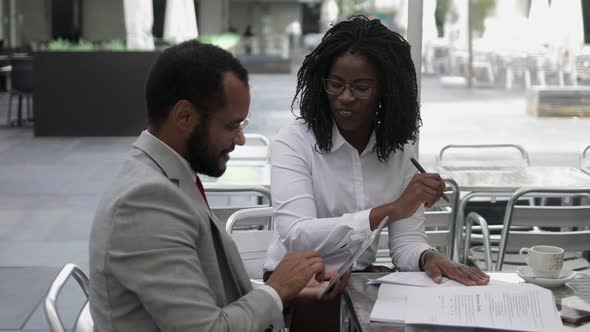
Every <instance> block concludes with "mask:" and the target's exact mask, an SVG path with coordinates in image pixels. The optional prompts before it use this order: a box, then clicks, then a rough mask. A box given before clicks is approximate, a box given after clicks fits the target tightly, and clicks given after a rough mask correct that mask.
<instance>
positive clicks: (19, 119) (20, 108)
mask: <svg viewBox="0 0 590 332" xmlns="http://www.w3.org/2000/svg"><path fill="white" fill-rule="evenodd" d="M16 114H17V117H16V125H17V126H18V127H20V126H22V125H23V95H22V94H19V95H18V111H17V113H16Z"/></svg>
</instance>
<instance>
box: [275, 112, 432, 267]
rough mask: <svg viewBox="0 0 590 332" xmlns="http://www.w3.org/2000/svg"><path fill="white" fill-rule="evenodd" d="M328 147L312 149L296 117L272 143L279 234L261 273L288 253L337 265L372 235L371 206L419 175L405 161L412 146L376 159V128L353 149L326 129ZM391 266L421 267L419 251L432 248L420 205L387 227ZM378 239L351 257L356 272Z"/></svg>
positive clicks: (369, 258)
mask: <svg viewBox="0 0 590 332" xmlns="http://www.w3.org/2000/svg"><path fill="white" fill-rule="evenodd" d="M332 142H333V144H332V151H331V152H330V153H325V152H318V148H317V147H316V139H315V136H314V134H313V132H312V131H310V130H308V128H307V125H305V124H303V123H301V122H298V121H295V122H293V123H292V124H290V125H289V126H287V127H285V128H283V129H282V130H281V131H280V132H279V134H278V135H277V137H276V138H275V140H274V141H273V143H272V145H271V162H272V169H271V183H272V186H271V190H272V201H273V207H274V210H275V224H276V230H277V233H278V234H277V235H276V237H275V239H274V240H273V242H272V244H271V246H270V248H269V251H268V254H267V256H266V262H265V264H264V270H265V271H272V270H274V269H275V267H276V266H277V265H278V263H279V262H280V260H281V259H282V258H283V257H284V256H285V255H286V253H287V252H288V251H318V252H319V253H320V254H321V256H322V257H323V259H324V262H325V264H326V267H329V268H338V267H339V266H340V265H342V264H343V263H344V261H345V260H346V259H347V258H348V257H349V256H350V255H351V254H352V253H353V252H354V251H355V250H357V249H358V248H359V247H360V244H361V243H362V242H363V240H364V239H366V238H367V236H369V235H370V234H371V229H370V224H369V213H370V211H371V209H372V208H375V207H378V206H380V205H383V204H386V203H389V202H392V201H395V200H396V199H398V198H399V196H400V195H401V194H402V192H403V190H404V189H405V188H406V186H407V185H408V183H409V182H410V180H411V179H412V177H413V176H414V175H415V174H416V173H417V170H416V168H415V167H414V166H413V165H412V163H411V162H410V157H413V156H414V150H413V148H412V146H411V145H406V146H405V147H404V151H396V152H395V153H392V154H391V155H390V157H389V160H388V161H387V162H380V161H379V160H378V159H377V152H376V151H372V150H373V147H374V146H375V133H374V132H373V133H372V134H371V137H370V139H369V143H368V144H367V147H366V148H365V150H364V151H363V152H362V153H361V154H360V155H359V153H358V151H357V150H356V149H355V148H354V147H352V145H350V144H349V143H348V142H347V141H346V140H345V139H344V137H342V135H341V134H340V132H339V131H338V129H337V127H336V125H334V127H333V129H332ZM388 232H389V241H388V245H389V250H390V256H391V258H392V262H393V264H395V265H396V266H397V267H398V269H400V270H401V271H417V270H419V267H418V261H419V259H420V255H421V254H422V252H423V251H425V250H427V249H430V246H429V245H428V244H427V237H426V233H425V231H424V208H423V207H422V208H419V209H418V211H416V213H415V214H414V215H413V216H411V217H410V218H407V219H402V220H398V221H396V222H394V223H393V224H391V225H389V226H388ZM376 254H377V242H375V243H374V244H373V245H372V246H371V247H370V248H369V249H367V251H366V252H365V253H364V254H363V255H362V256H361V257H360V258H359V259H358V260H357V262H356V264H355V266H354V269H355V270H362V269H364V268H366V267H368V266H369V265H371V264H372V263H373V262H374V261H375V256H376Z"/></svg>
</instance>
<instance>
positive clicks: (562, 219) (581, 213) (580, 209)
mask: <svg viewBox="0 0 590 332" xmlns="http://www.w3.org/2000/svg"><path fill="white" fill-rule="evenodd" d="M552 196H553V197H562V198H563V197H568V198H572V197H576V196H577V197H583V198H585V199H583V200H580V202H581V204H580V205H573V206H551V205H541V206H538V205H532V206H531V205H516V203H517V201H518V200H519V199H522V198H525V197H552ZM588 197H590V188H577V189H571V188H522V189H520V190H518V191H516V192H515V193H514V194H513V195H512V196H511V197H510V200H509V201H508V205H507V206H506V213H505V215H504V224H503V228H502V234H501V236H500V247H499V252H498V260H497V262H496V267H495V268H496V271H500V270H501V269H502V265H503V263H504V256H505V254H506V252H507V251H508V250H518V249H520V248H521V247H530V246H534V245H540V244H544V245H554V246H558V247H562V248H564V249H565V250H572V251H583V250H589V249H590V228H589V226H590V205H588V203H585V202H587V198H588ZM519 226H521V227H522V226H528V227H541V228H543V229H541V230H539V229H534V230H532V231H515V230H514V227H519ZM548 228H552V229H557V231H551V230H547V229H548ZM564 228H566V230H563V229H564ZM570 228H571V229H573V230H569V229H570Z"/></svg>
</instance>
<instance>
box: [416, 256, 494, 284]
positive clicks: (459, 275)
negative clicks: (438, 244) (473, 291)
mask: <svg viewBox="0 0 590 332" xmlns="http://www.w3.org/2000/svg"><path fill="white" fill-rule="evenodd" d="M424 255H425V256H424V266H423V269H424V272H426V274H427V275H428V276H429V277H430V278H431V279H432V280H433V281H434V282H436V283H440V282H441V281H442V277H443V276H446V277H449V278H451V279H454V280H457V281H458V282H460V283H462V284H464V285H467V286H476V285H479V286H481V285H487V284H488V283H489V282H490V276H489V275H487V274H485V273H483V272H481V270H480V269H478V268H476V267H472V266H467V265H463V264H459V263H455V262H453V261H451V260H450V259H448V258H447V257H446V256H444V255H443V254H441V253H439V252H437V251H434V250H429V251H427V252H425V253H424Z"/></svg>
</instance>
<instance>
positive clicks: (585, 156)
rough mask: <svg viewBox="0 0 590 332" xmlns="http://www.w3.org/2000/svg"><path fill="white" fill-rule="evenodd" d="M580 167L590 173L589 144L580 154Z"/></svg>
mask: <svg viewBox="0 0 590 332" xmlns="http://www.w3.org/2000/svg"><path fill="white" fill-rule="evenodd" d="M580 169H581V170H582V171H584V172H586V173H588V174H590V145H588V146H587V147H586V148H584V150H582V153H581V154H580Z"/></svg>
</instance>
